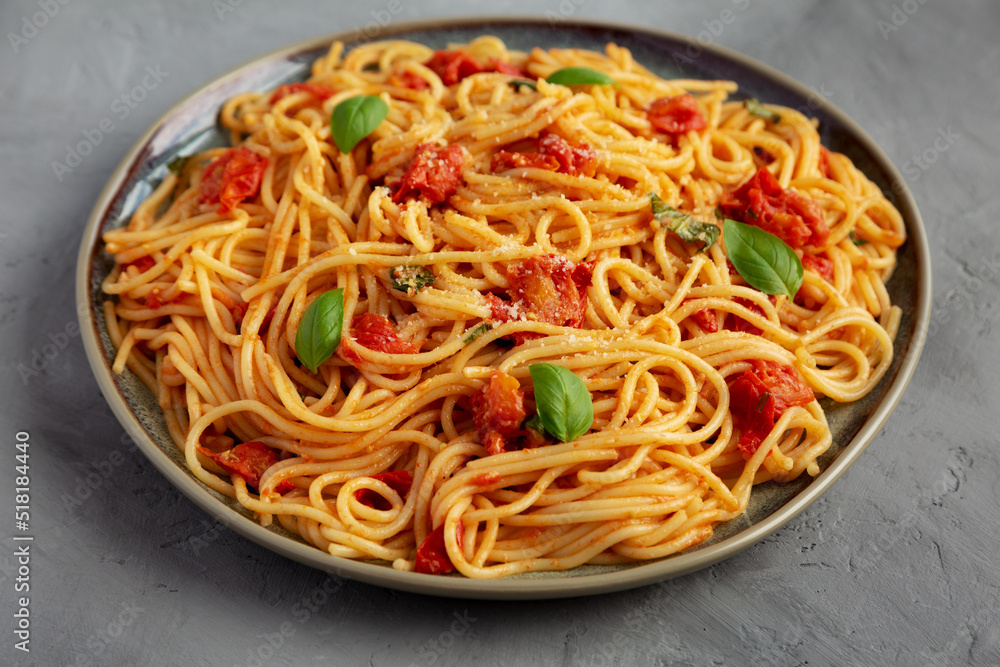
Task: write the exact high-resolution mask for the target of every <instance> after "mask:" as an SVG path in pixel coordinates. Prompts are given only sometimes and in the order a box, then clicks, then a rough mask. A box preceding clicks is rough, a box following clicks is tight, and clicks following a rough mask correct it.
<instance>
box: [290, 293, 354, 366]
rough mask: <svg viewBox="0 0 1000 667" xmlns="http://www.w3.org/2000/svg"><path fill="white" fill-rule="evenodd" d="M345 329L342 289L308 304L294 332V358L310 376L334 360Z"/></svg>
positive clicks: (325, 294)
mask: <svg viewBox="0 0 1000 667" xmlns="http://www.w3.org/2000/svg"><path fill="white" fill-rule="evenodd" d="M343 329H344V289H343V288H342V287H338V288H337V289H333V290H330V291H329V292H326V293H324V294H323V295H322V296H320V297H318V298H317V299H316V300H315V301H313V302H312V303H311V304H309V307H308V308H306V312H305V313H304V314H303V315H302V320H301V321H300V322H299V330H298V331H296V332H295V354H296V356H298V358H299V361H301V362H302V363H303V364H304V365H305V366H306V367H307V368H308V369H309V370H311V371H312V372H313V373H315V372H316V369H317V368H319V367H320V365H321V364H322V363H323V362H324V361H326V360H327V359H329V358H330V357H331V356H333V353H334V352H335V351H336V350H337V346H338V345H340V337H341V334H342V333H343Z"/></svg>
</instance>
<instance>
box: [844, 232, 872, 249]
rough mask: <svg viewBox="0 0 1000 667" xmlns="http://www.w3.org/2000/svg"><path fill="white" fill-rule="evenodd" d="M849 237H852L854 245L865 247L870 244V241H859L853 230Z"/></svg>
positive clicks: (848, 234)
mask: <svg viewBox="0 0 1000 667" xmlns="http://www.w3.org/2000/svg"><path fill="white" fill-rule="evenodd" d="M847 236H849V237H850V239H851V243H853V244H854V245H864V244H866V243H868V239H859V238H858V237H857V236H855V234H854V230H853V229H852V230H851V231H849V232H848V233H847Z"/></svg>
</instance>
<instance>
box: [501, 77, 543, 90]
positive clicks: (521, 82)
mask: <svg viewBox="0 0 1000 667" xmlns="http://www.w3.org/2000/svg"><path fill="white" fill-rule="evenodd" d="M507 85H508V86H510V87H511V88H513V89H514V90H517V89H518V88H520V87H521V86H524V87H526V88H531V89H532V90H538V84H537V83H535V82H534V81H528V80H527V79H512V80H510V81H508V82H507Z"/></svg>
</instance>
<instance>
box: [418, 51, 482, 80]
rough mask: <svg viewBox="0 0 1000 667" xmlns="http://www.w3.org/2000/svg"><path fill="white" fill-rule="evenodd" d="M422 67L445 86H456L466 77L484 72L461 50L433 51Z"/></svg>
mask: <svg viewBox="0 0 1000 667" xmlns="http://www.w3.org/2000/svg"><path fill="white" fill-rule="evenodd" d="M424 65H425V66H426V67H427V69H429V70H431V71H432V72H434V73H435V74H437V75H438V76H439V77H441V83H443V84H444V85H446V86H451V85H453V84H456V83H458V82H459V81H461V80H462V79H464V78H465V77H467V76H472V75H473V74H479V73H480V72H485V71H486V70H485V69H484V68H483V67H482V66H481V65H480V64H479V63H478V62H476V60H475V59H474V58H473V57H472V56H470V55H469V54H468V53H466V52H465V51H463V50H461V49H456V50H454V51H435V52H434V55H432V56H431V59H430V60H428V61H427V62H425V63H424Z"/></svg>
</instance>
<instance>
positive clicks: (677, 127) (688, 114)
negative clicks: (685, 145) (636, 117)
mask: <svg viewBox="0 0 1000 667" xmlns="http://www.w3.org/2000/svg"><path fill="white" fill-rule="evenodd" d="M646 116H647V117H648V118H649V122H650V124H651V125H652V126H653V127H655V128H656V129H657V130H660V131H661V132H666V133H667V134H685V133H686V132H690V131H692V130H694V131H695V132H698V131H701V130H704V129H705V128H706V127H708V123H706V122H705V117H704V116H703V115H702V114H701V109H699V108H698V102H697V100H695V99H694V95H692V94H691V93H684V94H683V95H677V96H676V97H660V98H657V99H655V100H653V102H652V103H651V104H650V105H649V109H648V110H647V111H646Z"/></svg>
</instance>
